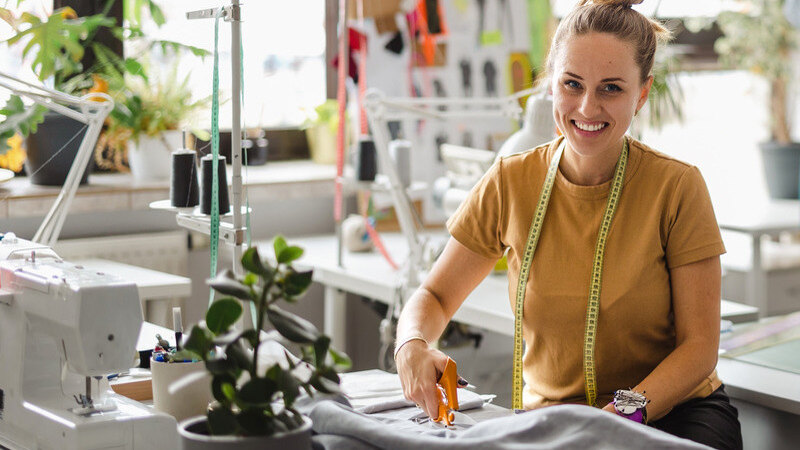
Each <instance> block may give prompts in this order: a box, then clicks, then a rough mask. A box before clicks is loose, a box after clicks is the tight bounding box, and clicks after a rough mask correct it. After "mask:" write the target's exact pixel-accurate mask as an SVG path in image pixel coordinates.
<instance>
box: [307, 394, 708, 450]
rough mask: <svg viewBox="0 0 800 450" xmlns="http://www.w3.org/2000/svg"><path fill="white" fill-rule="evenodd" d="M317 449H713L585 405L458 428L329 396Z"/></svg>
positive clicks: (320, 415) (321, 411)
mask: <svg viewBox="0 0 800 450" xmlns="http://www.w3.org/2000/svg"><path fill="white" fill-rule="evenodd" d="M310 417H311V420H312V422H313V429H314V433H315V435H314V437H313V443H314V448H315V449H326V450H335V449H355V450H361V449H376V448H378V449H399V450H402V449H410V450H420V449H475V448H481V449H502V450H512V449H519V448H523V447H524V448H525V449H534V450H535V449H554V448H558V449H586V448H592V449H620V448H636V449H638V448H647V449H707V448H708V447H705V446H703V445H700V444H697V443H695V442H692V441H689V440H686V439H681V438H678V437H675V436H672V435H670V434H667V433H664V432H662V431H660V430H657V429H655V428H652V427H647V426H643V425H640V424H637V423H634V422H632V421H630V420H628V419H624V418H622V417H619V416H615V415H614V414H609V413H608V412H605V411H601V410H599V409H597V408H591V407H588V406H581V405H559V406H552V407H549V408H542V409H537V410H534V411H529V412H526V413H523V414H516V415H513V416H508V417H501V418H498V419H492V420H487V421H484V422H480V423H478V424H476V425H474V426H472V427H471V428H469V429H466V430H460V431H458V432H454V431H452V430H448V429H445V428H441V429H434V430H431V429H430V428H422V429H420V428H419V427H418V426H416V424H414V423H413V422H411V421H402V420H399V421H398V420H393V419H386V418H376V417H373V416H368V415H365V414H361V413H358V412H355V411H353V410H352V409H351V408H349V407H347V406H344V405H342V404H339V403H335V402H330V401H323V402H320V403H318V404H317V405H316V406H314V407H313V409H312V410H311V413H310Z"/></svg>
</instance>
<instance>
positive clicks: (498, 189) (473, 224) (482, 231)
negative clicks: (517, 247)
mask: <svg viewBox="0 0 800 450" xmlns="http://www.w3.org/2000/svg"><path fill="white" fill-rule="evenodd" d="M502 167H503V160H502V159H499V160H498V161H497V162H495V163H494V164H493V165H492V167H491V168H490V169H489V170H488V171H487V172H486V173H485V174H484V175H483V177H482V178H481V179H480V181H478V183H477V184H476V185H475V186H474V187H473V188H472V191H470V193H469V195H468V196H467V198H466V199H465V200H464V201H463V202H462V203H461V206H459V208H458V209H457V210H456V212H455V213H454V214H453V215H452V216H451V217H450V219H449V220H448V221H447V230H448V231H449V232H450V235H451V236H453V237H454V238H455V239H456V240H457V241H458V242H459V243H461V244H462V245H464V246H465V247H467V248H468V249H470V250H472V251H473V252H475V253H477V254H479V255H482V256H485V257H487V258H500V257H501V256H503V252H504V251H505V247H504V246H503V244H502V229H503V224H502V222H503V216H504V215H503V213H502V206H503V186H502V184H503V180H502Z"/></svg>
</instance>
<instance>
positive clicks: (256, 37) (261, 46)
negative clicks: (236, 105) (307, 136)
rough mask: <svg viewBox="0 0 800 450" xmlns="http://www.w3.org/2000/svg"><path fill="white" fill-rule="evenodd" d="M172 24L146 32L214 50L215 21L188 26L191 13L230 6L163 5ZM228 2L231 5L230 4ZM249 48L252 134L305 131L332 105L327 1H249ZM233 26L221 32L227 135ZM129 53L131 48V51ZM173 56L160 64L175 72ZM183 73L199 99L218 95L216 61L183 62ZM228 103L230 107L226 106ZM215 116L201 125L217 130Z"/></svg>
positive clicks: (247, 112)
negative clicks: (313, 113) (256, 130)
mask: <svg viewBox="0 0 800 450" xmlns="http://www.w3.org/2000/svg"><path fill="white" fill-rule="evenodd" d="M158 3H159V5H160V6H161V7H162V8H163V12H164V16H165V17H166V24H165V25H163V26H162V27H161V28H158V27H156V26H155V24H153V23H152V22H148V23H146V24H145V26H144V30H145V33H146V35H147V36H148V37H152V38H156V39H166V40H172V41H177V42H180V43H183V44H189V45H194V46H197V47H201V48H204V49H207V50H213V48H214V20H213V19H204V20H187V19H186V12H188V11H194V10H198V9H202V8H213V7H217V6H219V5H220V4H222V2H214V1H204V2H198V1H197V0H169V1H166V0H159V1H158ZM225 3H227V2H225ZM242 19H243V23H242V41H243V44H242V45H243V48H244V50H243V65H244V70H243V74H244V89H245V99H244V103H243V111H242V116H243V118H244V121H245V125H246V126H247V127H267V128H286V127H297V126H298V125H300V124H301V123H302V122H303V120H304V119H305V113H304V110H306V109H312V108H313V107H314V106H316V105H318V104H320V103H322V102H323V101H324V100H325V57H324V54H325V2H324V1H320V0H294V1H291V2H272V1H269V2H265V1H253V2H245V3H244V4H243V6H242ZM230 50H231V27H230V24H229V23H227V22H224V21H220V25H219V52H220V60H219V81H220V91H221V92H222V99H223V103H222V104H221V105H220V114H219V121H220V128H222V129H230V127H231V102H230V101H229V99H230V89H231V51H230ZM127 51H128V49H127V48H126V52H127ZM172 62H173V58H172V57H169V56H168V57H164V56H163V55H161V56H157V57H154V60H153V63H154V64H156V65H158V66H161V67H168V66H169V64H171V63H172ZM180 65H181V70H182V71H184V73H188V72H191V85H192V88H193V92H195V93H196V94H197V96H198V97H203V96H208V95H210V94H211V89H212V81H211V80H212V69H213V59H212V58H211V57H207V58H205V60H201V59H200V58H197V57H194V56H183V57H182V58H181V60H180ZM226 99H227V101H226ZM210 122H211V120H210V117H208V119H207V120H205V123H201V124H200V125H201V126H204V127H210Z"/></svg>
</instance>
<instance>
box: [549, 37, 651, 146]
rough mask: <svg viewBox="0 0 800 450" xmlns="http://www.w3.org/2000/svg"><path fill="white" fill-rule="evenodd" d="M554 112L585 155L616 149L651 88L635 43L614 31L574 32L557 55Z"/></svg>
mask: <svg viewBox="0 0 800 450" xmlns="http://www.w3.org/2000/svg"><path fill="white" fill-rule="evenodd" d="M553 62H554V64H553V74H552V86H551V87H552V89H553V115H554V116H555V121H556V125H558V128H559V129H560V130H561V131H562V133H563V134H564V136H565V137H566V138H567V140H568V142H569V144H570V147H571V148H572V149H573V150H574V151H576V152H577V153H579V154H581V155H583V156H597V155H600V154H602V153H603V152H605V151H612V152H616V151H618V149H619V148H620V146H621V144H622V137H623V136H624V135H625V132H626V131H627V129H628V126H630V124H631V120H632V119H633V115H634V113H635V112H636V111H637V110H638V109H639V108H641V107H642V106H643V105H644V103H645V101H646V100H647V94H648V93H649V92H650V85H651V84H652V77H650V78H649V79H648V80H647V81H646V82H645V83H644V85H643V84H642V83H641V82H640V69H639V66H638V65H637V64H636V62H635V60H634V48H633V46H632V45H631V44H628V43H627V42H625V41H622V40H620V39H619V38H617V37H616V36H614V35H612V34H609V33H588V34H584V35H580V36H573V37H572V38H571V39H568V40H567V41H566V42H564V44H563V46H562V47H561V49H560V51H559V52H558V54H557V55H555V59H554V61H553Z"/></svg>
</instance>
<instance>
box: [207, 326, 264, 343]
mask: <svg viewBox="0 0 800 450" xmlns="http://www.w3.org/2000/svg"><path fill="white" fill-rule="evenodd" d="M238 339H244V340H246V341H247V342H248V343H249V344H250V345H252V346H254V347H255V345H256V339H258V333H257V332H256V330H253V329H249V330H245V331H238V330H233V331H230V332H228V333H225V334H223V335H220V336H216V337H215V338H214V339H213V340H212V342H213V343H214V345H220V346H227V345H229V344H230V343H232V342H234V341H236V340H238Z"/></svg>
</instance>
